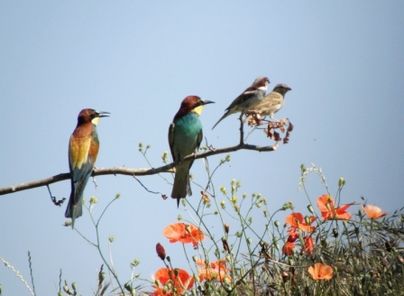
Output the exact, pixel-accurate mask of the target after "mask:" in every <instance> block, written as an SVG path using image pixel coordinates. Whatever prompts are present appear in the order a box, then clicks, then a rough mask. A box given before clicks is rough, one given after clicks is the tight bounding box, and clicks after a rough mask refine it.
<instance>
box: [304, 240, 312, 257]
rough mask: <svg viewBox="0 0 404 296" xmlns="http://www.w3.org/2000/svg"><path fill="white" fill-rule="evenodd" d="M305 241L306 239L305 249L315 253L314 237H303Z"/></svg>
mask: <svg viewBox="0 0 404 296" xmlns="http://www.w3.org/2000/svg"><path fill="white" fill-rule="evenodd" d="M303 241H304V246H303V251H304V252H305V253H306V254H309V255H311V254H313V251H314V242H313V238H312V237H311V236H306V237H304V238H303Z"/></svg>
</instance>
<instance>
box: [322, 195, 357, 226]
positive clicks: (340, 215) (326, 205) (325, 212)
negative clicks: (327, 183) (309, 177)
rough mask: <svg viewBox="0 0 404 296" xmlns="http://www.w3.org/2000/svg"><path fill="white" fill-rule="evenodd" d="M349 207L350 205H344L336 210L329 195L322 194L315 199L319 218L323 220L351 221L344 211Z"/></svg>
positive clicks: (349, 215) (348, 214)
mask: <svg viewBox="0 0 404 296" xmlns="http://www.w3.org/2000/svg"><path fill="white" fill-rule="evenodd" d="M351 205H352V204H345V205H342V206H340V207H338V208H336V207H335V203H334V200H333V199H332V197H331V196H330V195H329V194H323V195H322V196H320V197H319V198H317V206H318V208H319V209H320V212H321V216H322V217H323V219H324V220H349V219H351V214H350V213H348V212H347V211H346V210H347V209H348V208H349V207H350V206H351Z"/></svg>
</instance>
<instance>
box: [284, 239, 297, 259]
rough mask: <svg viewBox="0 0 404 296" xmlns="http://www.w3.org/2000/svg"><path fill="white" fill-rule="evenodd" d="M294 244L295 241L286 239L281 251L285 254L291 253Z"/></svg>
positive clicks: (289, 254)
mask: <svg viewBox="0 0 404 296" xmlns="http://www.w3.org/2000/svg"><path fill="white" fill-rule="evenodd" d="M295 245H296V243H295V242H290V241H287V242H286V243H285V244H284V245H283V247H282V253H283V254H285V255H286V256H291V255H293V250H294V248H295Z"/></svg>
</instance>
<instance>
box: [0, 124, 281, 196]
mask: <svg viewBox="0 0 404 296" xmlns="http://www.w3.org/2000/svg"><path fill="white" fill-rule="evenodd" d="M240 132H241V133H242V134H243V131H242V127H240ZM240 140H242V137H240ZM275 149H276V147H275V146H258V145H252V144H246V143H244V142H243V141H242V142H241V143H239V144H237V145H235V146H230V147H224V148H217V149H209V150H208V151H205V152H202V153H192V154H190V155H188V156H187V157H185V158H184V159H183V160H182V161H186V160H190V159H199V158H205V157H209V156H213V155H217V154H223V153H229V152H234V151H238V150H252V151H258V152H271V151H274V150H275ZM174 166H175V163H169V164H167V165H163V166H160V167H157V168H127V167H111V168H95V169H94V171H93V173H92V176H103V175H126V176H149V175H155V174H159V173H167V172H171V169H172V168H173V167H174ZM69 179H70V173H62V174H57V175H54V176H51V177H48V178H45V179H41V180H34V181H29V182H24V183H20V184H17V185H14V186H9V187H3V188H0V195H5V194H10V193H15V192H18V191H22V190H27V189H32V188H37V187H42V186H46V185H49V184H52V183H56V182H60V181H64V180H69Z"/></svg>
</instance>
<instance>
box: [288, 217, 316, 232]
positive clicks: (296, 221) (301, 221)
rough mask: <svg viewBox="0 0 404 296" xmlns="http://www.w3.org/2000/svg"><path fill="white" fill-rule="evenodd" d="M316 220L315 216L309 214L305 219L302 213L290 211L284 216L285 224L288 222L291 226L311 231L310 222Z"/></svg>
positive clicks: (312, 228) (312, 229) (312, 227)
mask: <svg viewBox="0 0 404 296" xmlns="http://www.w3.org/2000/svg"><path fill="white" fill-rule="evenodd" d="M315 220H316V217H314V216H310V217H307V219H305V218H304V216H303V214H302V213H291V214H290V215H288V216H287V217H286V224H289V225H290V226H291V227H294V228H298V229H300V230H302V231H305V232H309V233H311V232H313V231H314V229H315V228H314V226H311V225H310V224H311V223H313V222H314V221H315Z"/></svg>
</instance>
